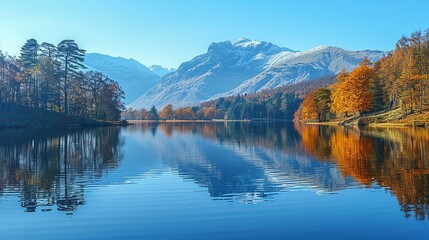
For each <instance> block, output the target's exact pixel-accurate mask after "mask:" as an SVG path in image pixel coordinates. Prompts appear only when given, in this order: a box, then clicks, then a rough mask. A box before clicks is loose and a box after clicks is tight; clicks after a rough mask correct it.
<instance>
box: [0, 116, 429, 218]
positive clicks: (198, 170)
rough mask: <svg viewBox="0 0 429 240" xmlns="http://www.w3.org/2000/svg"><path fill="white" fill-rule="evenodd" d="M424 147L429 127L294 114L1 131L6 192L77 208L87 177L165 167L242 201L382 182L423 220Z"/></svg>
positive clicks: (47, 205)
mask: <svg viewBox="0 0 429 240" xmlns="http://www.w3.org/2000/svg"><path fill="white" fill-rule="evenodd" d="M124 140H125V143H126V144H125V143H124ZM132 143H136V144H137V145H138V146H135V145H133V144H132ZM428 147H429V133H428V130H426V129H413V128H404V129H370V128H360V129H357V128H356V129H355V128H343V127H334V126H304V125H300V124H291V123H143V124H138V125H133V126H129V127H127V128H124V129H120V128H98V129H88V130H83V131H78V130H76V131H70V130H68V131H66V130H64V131H46V130H1V131H0V194H2V195H3V198H4V197H7V196H9V195H11V196H12V195H13V196H18V197H19V202H20V203H19V204H20V205H21V206H22V208H23V209H24V210H25V211H27V212H35V211H51V210H58V211H65V212H67V213H71V212H73V211H75V210H77V209H78V208H79V206H80V205H82V204H85V203H86V200H85V192H87V191H88V189H89V188H90V186H91V185H93V184H95V183H97V182H102V184H106V185H109V184H111V183H112V181H113V180H112V179H113V175H114V174H116V176H120V177H121V178H128V179H129V178H130V177H134V178H138V179H140V180H143V181H144V180H145V179H147V178H149V177H150V176H152V175H153V174H154V173H156V174H161V173H167V174H173V175H174V174H176V175H178V176H180V177H181V178H182V179H183V180H184V181H185V182H186V181H191V182H193V183H195V184H194V185H196V186H198V188H199V189H203V190H204V191H207V192H208V194H209V195H210V197H211V198H212V199H215V200H226V201H232V202H239V203H256V202H259V201H266V200H269V201H270V200H274V201H275V200H276V197H275V195H277V194H280V193H282V192H290V191H314V192H316V193H318V194H331V193H338V192H341V191H342V190H345V189H350V188H380V187H383V188H385V189H387V190H388V192H389V193H391V194H392V195H393V196H394V197H395V198H396V199H397V202H398V204H399V206H400V207H399V208H400V209H401V211H403V212H404V213H405V216H406V217H410V216H415V217H416V219H418V220H424V219H427V218H428V217H429V202H428V201H429V200H428V198H429V166H428V162H427V161H428V156H427V151H428ZM107 172H109V174H106V173H107ZM124 182H125V181H124ZM179 184H180V183H179ZM124 194H129V195H130V196H132V195H133V194H135V193H133V192H126V193H124ZM171 194H172V197H174V194H173V193H171ZM386 197H390V196H388V195H386ZM189 199H192V196H189ZM118 205H119V206H120V204H118ZM123 207H126V206H123Z"/></svg>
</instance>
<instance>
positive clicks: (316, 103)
mask: <svg viewBox="0 0 429 240" xmlns="http://www.w3.org/2000/svg"><path fill="white" fill-rule="evenodd" d="M428 71H429V30H426V31H424V32H422V31H420V30H419V31H416V32H414V33H412V34H411V36H409V37H407V36H403V37H402V38H401V39H400V40H399V41H398V42H397V44H396V47H395V49H394V50H393V51H390V52H388V53H387V54H386V55H385V56H384V57H383V58H381V59H380V60H378V61H377V62H375V63H371V62H369V61H368V60H364V61H362V63H361V64H360V66H359V67H357V68H356V69H354V70H353V71H351V72H349V73H347V72H346V71H342V72H341V73H340V74H338V75H337V77H336V82H335V83H334V84H332V85H330V86H328V87H325V88H323V87H322V88H318V89H315V90H313V91H311V92H309V93H308V95H307V96H306V97H305V99H304V101H303V102H302V104H301V106H300V110H299V111H298V112H297V113H296V115H295V117H296V119H301V120H305V121H318V122H323V121H335V120H336V119H339V118H347V117H352V116H360V115H362V114H368V113H378V112H383V111H389V110H393V109H400V110H401V115H402V117H404V116H408V115H410V114H414V113H423V112H425V111H427V110H428V104H429V95H428V94H427V93H426V92H427V88H428V86H429V84H428V80H429V74H428V73H429V72H428Z"/></svg>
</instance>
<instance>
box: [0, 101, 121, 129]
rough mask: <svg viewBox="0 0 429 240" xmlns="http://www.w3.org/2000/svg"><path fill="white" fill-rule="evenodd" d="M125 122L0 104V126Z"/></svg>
mask: <svg viewBox="0 0 429 240" xmlns="http://www.w3.org/2000/svg"><path fill="white" fill-rule="evenodd" d="M121 124H125V123H121V122H107V121H99V120H94V119H89V118H82V117H77V116H69V115H66V114H64V113H59V112H55V111H48V110H41V109H35V108H31V107H25V106H13V105H0V128H81V127H90V126H94V127H95V126H114V125H121Z"/></svg>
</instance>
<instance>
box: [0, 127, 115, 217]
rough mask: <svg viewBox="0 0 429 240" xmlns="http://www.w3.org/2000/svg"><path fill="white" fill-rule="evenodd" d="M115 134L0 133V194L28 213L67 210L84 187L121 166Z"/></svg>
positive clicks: (80, 196) (80, 201) (81, 198)
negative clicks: (14, 197) (12, 198)
mask: <svg viewBox="0 0 429 240" xmlns="http://www.w3.org/2000/svg"><path fill="white" fill-rule="evenodd" d="M121 158H122V153H121V142H120V138H119V129H116V128H99V129H92V130H85V131H65V130H64V131H61V130H52V129H50V130H49V131H46V130H44V129H39V130H37V129H36V130H1V131H0V169H1V172H0V191H1V193H2V194H8V195H14V194H18V196H19V198H20V199H21V200H20V201H21V206H22V207H24V208H25V209H26V211H28V212H33V211H36V209H37V208H39V207H41V208H43V209H42V211H49V210H52V207H53V206H55V205H56V206H57V209H58V210H60V211H73V210H76V208H77V207H78V206H79V205H81V204H83V203H84V201H85V199H84V189H85V184H88V183H90V182H91V181H94V180H96V179H99V178H101V176H102V175H103V173H104V172H105V171H107V170H109V169H114V168H116V167H117V165H118V163H119V161H121Z"/></svg>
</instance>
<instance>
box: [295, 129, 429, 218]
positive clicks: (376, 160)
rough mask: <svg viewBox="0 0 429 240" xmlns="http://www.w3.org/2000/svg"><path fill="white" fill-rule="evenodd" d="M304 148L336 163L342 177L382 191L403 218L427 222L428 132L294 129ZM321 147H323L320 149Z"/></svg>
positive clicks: (428, 195) (421, 130)
mask: <svg viewBox="0 0 429 240" xmlns="http://www.w3.org/2000/svg"><path fill="white" fill-rule="evenodd" d="M296 128H297V130H298V131H300V132H301V133H302V142H303V146H304V149H305V150H306V151H308V152H310V153H311V154H313V155H314V156H316V157H317V158H318V159H319V160H326V159H329V160H330V161H333V162H336V163H337V164H338V168H339V169H340V171H341V174H342V175H343V176H351V177H353V178H354V179H356V180H357V181H359V182H360V183H362V184H364V185H365V186H367V187H371V186H374V185H378V186H382V187H385V188H386V189H388V190H390V192H391V193H392V194H393V195H395V196H396V198H397V200H398V203H399V205H400V208H401V210H402V211H403V212H404V213H405V216H406V217H410V216H411V213H412V212H414V215H415V217H416V219H418V220H424V219H427V218H428V217H429V166H428V155H427V151H428V150H429V148H428V147H429V132H428V130H427V129H424V128H401V129H374V128H361V129H358V128H352V129H348V128H338V127H321V126H302V125H296ZM321 142H323V144H320V143H321Z"/></svg>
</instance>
